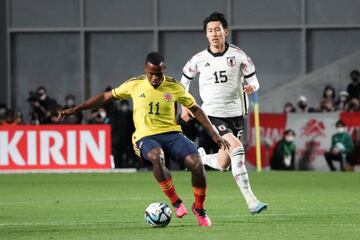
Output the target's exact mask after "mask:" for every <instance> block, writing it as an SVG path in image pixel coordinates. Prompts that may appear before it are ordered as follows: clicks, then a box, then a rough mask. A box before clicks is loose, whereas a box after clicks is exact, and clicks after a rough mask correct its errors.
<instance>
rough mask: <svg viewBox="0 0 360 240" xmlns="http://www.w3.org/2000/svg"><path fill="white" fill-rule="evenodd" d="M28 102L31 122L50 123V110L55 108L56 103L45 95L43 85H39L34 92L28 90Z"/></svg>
mask: <svg viewBox="0 0 360 240" xmlns="http://www.w3.org/2000/svg"><path fill="white" fill-rule="evenodd" d="M28 102H29V103H30V105H31V107H32V110H31V112H30V122H31V123H32V124H44V123H51V112H52V111H54V110H56V107H57V103H56V101H55V100H54V99H52V98H50V97H49V96H48V95H47V92H46V88H45V87H43V86H40V87H38V88H37V89H36V92H35V93H34V92H30V96H29V98H28Z"/></svg>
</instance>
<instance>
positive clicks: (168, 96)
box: [164, 93, 173, 102]
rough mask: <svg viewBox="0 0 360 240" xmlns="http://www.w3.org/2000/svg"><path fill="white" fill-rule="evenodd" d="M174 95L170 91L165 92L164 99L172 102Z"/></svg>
mask: <svg viewBox="0 0 360 240" xmlns="http://www.w3.org/2000/svg"><path fill="white" fill-rule="evenodd" d="M172 98H173V97H172V95H171V94H170V93H165V94H164V100H165V101H167V102H171V100H172Z"/></svg>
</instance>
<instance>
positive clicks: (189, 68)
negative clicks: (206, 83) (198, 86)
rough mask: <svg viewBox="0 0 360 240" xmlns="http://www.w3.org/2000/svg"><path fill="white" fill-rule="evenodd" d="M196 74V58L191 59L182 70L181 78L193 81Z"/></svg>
mask: <svg viewBox="0 0 360 240" xmlns="http://www.w3.org/2000/svg"><path fill="white" fill-rule="evenodd" d="M197 72H198V69H197V63H196V57H195V56H194V57H192V58H191V59H190V60H189V61H188V62H187V63H186V64H185V66H184V68H183V77H185V78H187V79H189V80H193V79H194V77H195V76H196V74H197Z"/></svg>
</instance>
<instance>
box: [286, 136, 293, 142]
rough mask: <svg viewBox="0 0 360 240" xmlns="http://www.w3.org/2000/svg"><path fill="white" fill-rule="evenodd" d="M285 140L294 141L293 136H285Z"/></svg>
mask: <svg viewBox="0 0 360 240" xmlns="http://www.w3.org/2000/svg"><path fill="white" fill-rule="evenodd" d="M285 141H287V142H293V141H294V137H293V136H285Z"/></svg>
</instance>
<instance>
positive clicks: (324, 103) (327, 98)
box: [319, 84, 336, 112]
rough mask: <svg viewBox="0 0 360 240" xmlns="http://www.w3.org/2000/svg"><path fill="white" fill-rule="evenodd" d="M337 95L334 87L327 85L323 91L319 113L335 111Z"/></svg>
mask: <svg viewBox="0 0 360 240" xmlns="http://www.w3.org/2000/svg"><path fill="white" fill-rule="evenodd" d="M335 101H336V94H335V88H334V87H333V86H331V85H330V84H329V85H326V86H325V88H324V90H323V98H322V100H321V102H320V104H319V112H333V111H335Z"/></svg>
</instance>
